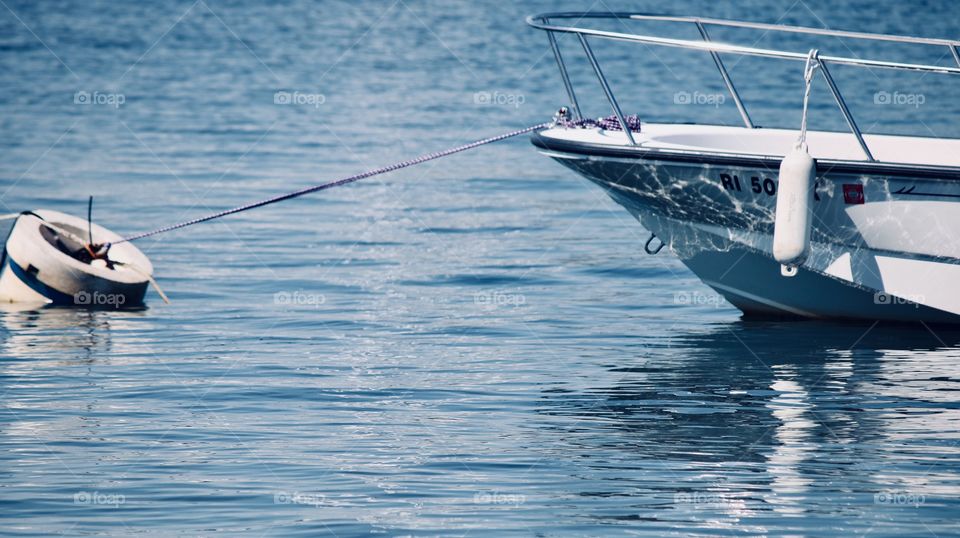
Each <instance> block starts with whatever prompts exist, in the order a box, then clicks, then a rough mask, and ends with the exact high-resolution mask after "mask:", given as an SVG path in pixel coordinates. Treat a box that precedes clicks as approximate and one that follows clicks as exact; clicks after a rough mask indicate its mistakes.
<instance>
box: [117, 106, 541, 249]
mask: <svg viewBox="0 0 960 538" xmlns="http://www.w3.org/2000/svg"><path fill="white" fill-rule="evenodd" d="M550 125H551V124H550V123H541V124H538V125H533V126H531V127H527V128H525V129H520V130H518V131H512V132H509V133H505V134H502V135H497V136H492V137H490V138H484V139H482V140H477V141H475V142H470V143H469V144H464V145H462V146H457V147H454V148H450V149H447V150H444V151H438V152H436V153H428V154H426V155H421V156H420V157H417V158H415V159H410V160H408V161H401V162H398V163H395V164H391V165H389V166H384V167H382V168H375V169H373V170H368V171H366V172H362V173H360V174H356V175H352V176H349V177H345V178H343V179H338V180H336V181H330V182H329V183H322V184H320V185H314V186H312V187H307V188H305V189H300V190H297V191H293V192H289V193H286V194H281V195H279V196H274V197H272V198H267V199H266V200H260V201H259V202H253V203H250V204H244V205H241V206H237V207H234V208H232V209H227V210H224V211H219V212H217V213H213V214H211V215H207V216H205V217H200V218H196V219H192V220H188V221H184V222H181V223H179V224H173V225H170V226H164V227H162V228H157V229H156V230H152V231H149V232H143V233H139V234H136V235H130V236H127V237H124V238H123V239H120V240H118V241H114V242H113V244H118V243H125V242H127V241H136V240H138V239H143V238H145V237H150V236H152V235H157V234H162V233H166V232H170V231H173V230H178V229H180V228H186V227H187V226H193V225H194V224H200V223H201V222H207V221H210V220H213V219H219V218H220V217H226V216H227V215H233V214H235V213H241V212H243V211H248V210H251V209H256V208H258V207H263V206H265V205H270V204H275V203H277V202H283V201H284V200H290V199H292V198H297V197H300V196H303V195H305V194H310V193H313V192H318V191H322V190H326V189H330V188H333V187H339V186H341V185H346V184H348V183H353V182H354V181H359V180H361V179H365V178H368V177H371V176H376V175H380V174H385V173H387V172H393V171H394V170H400V169H401V168H407V167H408V166H413V165H415V164H421V163H425V162H427V161H432V160H434V159H439V158H441V157H446V156H448V155H453V154H454V153H460V152H462V151H467V150H468V149H473V148H476V147H479V146H483V145H486V144H492V143H494V142H499V141H501V140H506V139H508V138H513V137H515V136H520V135H522V134H526V133H529V132H532V131H536V130H538V129H543V128H544V127H549V126H550Z"/></svg>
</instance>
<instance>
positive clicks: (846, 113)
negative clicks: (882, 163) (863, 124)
mask: <svg viewBox="0 0 960 538" xmlns="http://www.w3.org/2000/svg"><path fill="white" fill-rule="evenodd" d="M818 62H819V65H820V70H821V71H823V78H825V79H827V84H828V85H829V86H830V91H831V92H833V98H834V99H836V101H837V106H839V107H840V112H841V113H843V117H844V118H845V119H846V120H847V125H849V126H850V130H851V131H853V136H855V137H857V143H859V144H860V148H861V149H862V150H863V153H864V154H866V156H867V160H868V161H871V162H876V159H874V158H873V154H872V153H870V148H868V147H867V143H866V142H865V141H864V140H863V134H861V133H860V128H859V127H857V122H856V121H854V120H853V115H852V114H850V109H849V108H847V103H846V102H845V101H844V100H843V96H842V95H841V94H840V90H839V89H838V88H837V83H836V82H834V81H833V75H831V74H830V70H829V69H827V62H825V61H823V60H822V59H821V60H818Z"/></svg>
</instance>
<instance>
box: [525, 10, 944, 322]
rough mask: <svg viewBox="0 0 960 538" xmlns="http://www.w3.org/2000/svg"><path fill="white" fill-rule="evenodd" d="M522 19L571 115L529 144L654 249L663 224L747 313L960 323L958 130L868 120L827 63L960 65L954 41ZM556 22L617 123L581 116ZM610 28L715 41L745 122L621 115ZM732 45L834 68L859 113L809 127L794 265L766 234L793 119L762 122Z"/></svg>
mask: <svg viewBox="0 0 960 538" xmlns="http://www.w3.org/2000/svg"><path fill="white" fill-rule="evenodd" d="M600 18H618V19H621V20H628V19H630V20H641V21H658V22H659V21H664V22H674V23H689V24H692V25H695V26H696V28H697V29H698V30H699V32H700V35H701V36H702V37H703V40H702V41H700V40H682V39H674V38H665V37H658V36H654V35H644V34H634V33H624V32H610V31H605V30H600V29H595V28H592V27H589V26H582V27H581V26H574V25H575V24H581V23H584V21H586V22H590V21H595V20H596V19H600ZM574 21H575V22H574ZM527 22H528V23H529V24H530V25H531V26H534V27H536V28H539V29H541V30H544V31H546V33H547V35H548V37H549V40H550V44H551V46H552V49H553V51H554V54H555V57H556V60H557V64H558V66H559V70H560V74H561V79H562V81H563V83H564V87H565V89H566V92H567V95H568V98H569V101H570V102H569V110H570V113H571V115H572V116H573V117H572V118H570V121H566V119H565V118H562V117H561V118H560V119H559V121H558V122H556V123H555V124H554V125H553V126H552V127H550V128H546V129H543V130H541V131H538V132H537V133H535V134H534V136H533V143H534V144H535V145H536V146H537V147H538V148H540V150H541V151H542V153H544V154H545V155H547V156H550V157H552V158H553V159H555V160H557V161H558V162H560V163H562V164H563V165H565V166H567V167H568V168H570V169H572V170H574V171H576V172H577V173H579V174H581V175H583V176H584V177H586V178H587V179H589V180H590V181H593V182H595V183H596V184H598V185H599V186H601V187H602V188H603V189H604V190H605V191H606V192H607V193H608V194H609V195H610V197H612V198H613V200H615V201H616V202H617V203H619V204H620V205H622V206H623V207H625V208H626V209H627V210H628V211H629V212H630V213H631V214H633V215H634V217H636V218H637V219H638V220H639V221H640V223H641V224H642V225H643V227H645V228H646V229H647V230H648V231H649V232H651V233H652V235H651V240H650V241H648V242H647V244H646V246H645V248H646V249H647V251H648V252H651V253H652V252H654V250H658V249H654V250H652V247H653V246H657V245H655V244H653V243H654V236H655V237H656V238H657V239H658V240H659V241H660V242H662V244H664V245H667V246H668V247H669V248H670V250H671V251H673V252H674V253H675V254H676V255H677V256H678V257H679V258H680V259H681V260H682V261H683V263H684V264H685V265H686V266H687V267H689V268H690V269H691V270H692V271H693V272H694V273H696V274H697V276H699V277H700V279H701V280H702V281H703V282H704V283H706V284H707V285H708V286H710V287H712V288H713V289H715V290H716V291H717V292H718V293H720V294H722V295H723V296H724V297H725V298H726V299H727V300H728V301H729V302H730V303H731V304H733V305H735V306H736V307H737V308H739V309H740V310H742V311H743V312H744V313H745V314H746V315H760V316H771V315H772V316H778V317H779V316H787V317H801V318H847V319H868V320H896V321H909V320H919V321H924V322H946V323H956V322H960V139H935V138H927V137H919V136H893V135H871V134H863V133H862V132H861V130H860V129H859V127H858V125H857V122H856V121H855V120H854V118H853V116H852V115H851V113H850V110H849V108H848V107H847V105H846V103H845V101H844V98H843V95H842V94H841V93H840V90H839V88H838V86H837V84H836V82H835V80H834V78H833V76H832V75H831V70H830V69H831V67H832V66H835V65H845V66H854V67H864V68H870V69H894V70H902V71H911V72H915V73H919V74H921V75H922V74H931V73H937V74H941V75H943V74H945V75H952V76H956V75H960V67H958V66H960V41H952V40H941V39H927V38H912V37H902V36H890V35H882V34H865V33H860V32H842V31H832V30H824V29H815V28H802V27H794V26H782V25H770V24H760V23H749V22H740V21H727V20H716V19H704V18H696V17H673V16H660V15H641V14H630V13H617V14H586V15H585V14H580V13H578V14H570V13H551V14H544V15H538V16H533V17H530V18H528V21H527ZM568 22H569V23H570V24H571V25H566V24H567V23H568ZM711 26H722V27H735V28H755V29H759V30H763V31H765V32H786V33H795V34H809V35H818V36H833V37H839V38H844V39H855V40H868V41H888V42H898V43H912V44H919V45H925V46H933V47H942V48H943V51H944V53H945V54H946V57H947V58H951V57H952V59H953V60H954V61H955V65H956V66H949V67H943V66H938V65H926V64H911V63H902V62H888V61H879V60H865V59H860V58H855V57H843V56H827V55H821V54H818V53H816V52H814V51H809V52H796V51H785V50H771V49H761V48H755V47H746V46H739V45H733V44H725V43H717V42H713V41H711V40H710V38H709V34H708V33H707V28H708V27H711ZM560 33H565V34H574V35H576V36H577V37H578V38H579V42H580V45H581V46H582V49H583V52H584V53H585V55H586V57H587V59H588V60H589V63H590V65H591V67H592V69H593V72H594V74H595V75H596V76H597V79H598V81H599V83H600V86H601V88H602V89H603V92H604V94H605V96H606V97H607V100H608V104H609V106H610V108H611V109H612V112H613V116H612V118H611V119H612V122H613V124H614V125H613V126H612V127H611V126H610V125H609V123H604V122H601V123H600V124H599V125H598V124H597V122H584V121H582V116H581V113H580V104H579V103H578V101H577V97H576V93H575V91H574V87H573V85H572V83H571V80H570V77H569V75H568V69H567V65H566V64H565V63H564V59H563V56H562V54H561V52H560V49H559V48H558V47H557V39H556V35H557V34H560ZM603 39H611V40H616V41H620V42H632V43H641V44H645V45H648V46H662V47H676V48H681V49H691V50H697V51H702V52H703V53H704V54H708V55H710V56H712V58H713V60H714V63H715V65H716V67H717V68H718V70H719V71H720V75H721V76H722V78H723V81H724V84H725V85H726V88H727V90H728V91H729V93H730V96H731V97H732V99H733V102H734V103H735V104H736V105H737V109H738V111H739V112H740V115H741V117H742V119H743V123H744V125H743V126H742V127H741V126H716V125H697V124H664V123H659V124H658V123H643V124H642V125H641V126H639V129H638V128H637V127H638V126H635V125H632V124H631V123H630V122H629V121H628V120H627V119H625V117H624V115H623V113H622V112H621V110H620V106H619V104H618V102H617V99H616V97H615V96H614V94H613V92H612V90H611V88H610V85H609V84H608V83H607V80H606V78H605V77H604V73H603V71H602V69H601V66H600V64H599V63H598V61H597V58H596V56H595V55H594V53H593V51H592V48H591V45H590V43H591V41H595V40H603ZM948 51H949V52H948ZM727 55H747V56H758V57H766V58H775V59H780V60H784V61H794V62H795V63H796V64H797V65H798V69H797V73H798V74H797V77H798V80H800V81H802V80H803V74H804V72H803V71H802V70H801V67H802V66H803V62H804V61H805V60H806V62H807V66H808V67H810V66H811V65H813V67H815V68H816V70H817V71H819V72H820V74H822V76H823V77H824V78H825V80H826V82H827V83H828V87H829V88H830V91H831V93H832V94H833V97H834V98H835V100H836V102H837V104H838V108H839V111H840V113H841V114H842V115H843V117H844V119H845V120H846V123H847V125H848V126H849V127H850V131H849V132H825V131H810V132H809V133H807V134H806V143H807V145H808V146H809V154H810V156H812V157H813V159H815V166H816V168H815V176H813V174H811V177H813V178H815V180H812V181H811V185H810V189H809V191H810V192H809V201H806V200H803V199H800V200H799V202H800V204H801V205H800V209H799V210H798V211H806V212H807V213H808V215H809V217H810V218H808V219H806V220H803V219H801V221H802V222H808V223H809V224H807V225H806V226H807V229H805V230H801V231H802V232H804V233H803V234H795V235H796V237H809V240H806V239H804V241H806V243H805V244H804V245H802V247H804V248H805V249H806V251H805V257H804V258H802V259H798V260H797V263H796V264H795V267H788V266H787V265H785V264H784V262H783V261H782V260H779V259H778V258H777V257H775V255H774V248H773V247H774V235H775V233H774V232H775V231H776V230H778V228H779V229H781V230H783V229H787V228H789V227H791V226H794V227H795V226H798V224H795V223H792V222H790V221H791V220H792V219H791V218H789V215H787V217H784V216H783V215H781V213H780V209H778V207H777V198H778V196H777V194H778V191H779V190H780V187H781V186H782V185H785V178H784V177H781V176H780V174H779V172H778V168H779V167H780V165H781V162H782V161H783V160H784V157H785V155H786V154H787V153H789V152H790V151H791V149H792V148H794V146H795V144H796V141H797V139H798V135H799V132H800V131H799V130H789V129H767V128H764V129H760V128H756V127H755V126H754V125H753V123H752V121H751V118H750V116H749V114H748V112H747V109H746V107H745V105H744V103H743V101H742V99H741V98H740V96H739V95H738V92H737V90H736V88H735V86H734V83H733V81H732V79H731V77H730V75H729V73H728V72H727V70H726V68H725V66H724V63H723V60H722V58H721V56H727ZM811 71H812V70H811ZM817 76H821V75H817ZM807 87H808V91H809V81H808V84H807ZM801 88H802V86H801ZM804 114H805V112H804ZM797 117H799V114H798V115H797ZM578 120H581V121H578ZM797 214H798V215H800V214H801V213H797Z"/></svg>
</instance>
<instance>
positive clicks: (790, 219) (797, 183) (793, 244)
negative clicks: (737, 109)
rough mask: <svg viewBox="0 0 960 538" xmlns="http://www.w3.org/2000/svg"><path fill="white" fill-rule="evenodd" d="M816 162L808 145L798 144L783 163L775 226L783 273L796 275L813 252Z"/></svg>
mask: <svg viewBox="0 0 960 538" xmlns="http://www.w3.org/2000/svg"><path fill="white" fill-rule="evenodd" d="M816 180H817V162H816V161H815V160H814V159H813V157H811V156H810V154H809V153H807V149H806V147H805V146H803V145H800V144H797V146H796V147H795V148H794V149H793V151H791V152H790V153H788V154H787V156H786V157H784V159H783V161H782V162H781V163H780V180H779V185H778V186H777V211H776V220H775V221H774V226H773V257H774V259H775V260H777V261H778V262H779V263H780V273H781V274H782V275H783V276H794V275H796V274H797V267H798V266H800V265H802V264H803V262H804V261H805V260H806V259H807V254H809V252H810V227H811V225H812V220H813V187H814V183H815V182H816Z"/></svg>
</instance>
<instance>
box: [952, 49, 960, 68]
mask: <svg viewBox="0 0 960 538" xmlns="http://www.w3.org/2000/svg"><path fill="white" fill-rule="evenodd" d="M950 52H952V53H953V59H954V61H956V62H957V66H958V67H960V47H957V46H956V45H950Z"/></svg>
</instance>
